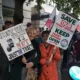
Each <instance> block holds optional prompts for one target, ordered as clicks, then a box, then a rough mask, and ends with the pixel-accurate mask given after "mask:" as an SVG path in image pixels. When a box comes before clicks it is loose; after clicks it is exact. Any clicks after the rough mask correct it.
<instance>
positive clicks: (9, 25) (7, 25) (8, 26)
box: [5, 23, 13, 29]
mask: <svg viewBox="0 0 80 80" xmlns="http://www.w3.org/2000/svg"><path fill="white" fill-rule="evenodd" d="M12 26H13V24H10V23H8V24H5V29H8V28H11V27H12Z"/></svg>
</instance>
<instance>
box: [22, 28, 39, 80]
mask: <svg viewBox="0 0 80 80" xmlns="http://www.w3.org/2000/svg"><path fill="white" fill-rule="evenodd" d="M27 34H28V36H29V39H30V40H31V43H32V45H33V47H34V49H33V50H32V51H30V52H28V53H26V54H24V57H22V63H23V67H24V68H26V70H29V69H30V68H31V69H33V70H38V65H39V59H40V51H39V45H38V43H37V42H36V40H35V37H36V29H35V28H34V27H30V28H28V29H27ZM26 70H23V71H22V80H29V79H28V77H29V76H27V77H26V73H27V72H28V71H26ZM38 72H39V71H38ZM38 74H39V73H38ZM27 75H28V74H27Z"/></svg>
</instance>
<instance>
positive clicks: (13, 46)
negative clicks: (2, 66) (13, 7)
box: [0, 24, 33, 61]
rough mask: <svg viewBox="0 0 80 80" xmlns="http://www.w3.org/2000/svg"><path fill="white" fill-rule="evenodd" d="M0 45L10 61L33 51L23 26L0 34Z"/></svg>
mask: <svg viewBox="0 0 80 80" xmlns="http://www.w3.org/2000/svg"><path fill="white" fill-rule="evenodd" d="M0 43H1V46H2V47H3V50H4V51H5V54H6V55H7V58H8V60H9V61H11V60H13V59H15V58H17V57H19V56H21V55H23V54H25V53H27V52H29V51H31V50H32V49H33V46H32V44H31V42H30V40H29V38H28V35H27V33H26V31H25V30H24V27H23V24H18V25H16V26H13V27H12V28H9V29H7V30H4V31H2V32H0Z"/></svg>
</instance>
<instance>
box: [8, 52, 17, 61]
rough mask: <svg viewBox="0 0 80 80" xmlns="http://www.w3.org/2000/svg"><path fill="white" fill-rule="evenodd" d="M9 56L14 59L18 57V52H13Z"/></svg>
mask: <svg viewBox="0 0 80 80" xmlns="http://www.w3.org/2000/svg"><path fill="white" fill-rule="evenodd" d="M8 56H9V59H10V60H12V59H14V58H16V57H18V55H17V52H15V53H12V54H9V55H8Z"/></svg>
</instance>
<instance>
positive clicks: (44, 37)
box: [42, 34, 48, 43]
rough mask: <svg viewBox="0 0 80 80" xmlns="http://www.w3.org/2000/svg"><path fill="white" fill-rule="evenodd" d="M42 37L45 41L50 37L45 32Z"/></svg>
mask: <svg viewBox="0 0 80 80" xmlns="http://www.w3.org/2000/svg"><path fill="white" fill-rule="evenodd" d="M42 39H43V42H44V43H46V40H47V39H48V34H43V36H42Z"/></svg>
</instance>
